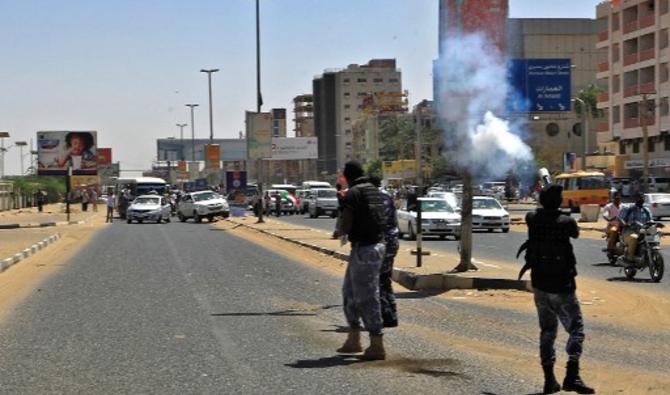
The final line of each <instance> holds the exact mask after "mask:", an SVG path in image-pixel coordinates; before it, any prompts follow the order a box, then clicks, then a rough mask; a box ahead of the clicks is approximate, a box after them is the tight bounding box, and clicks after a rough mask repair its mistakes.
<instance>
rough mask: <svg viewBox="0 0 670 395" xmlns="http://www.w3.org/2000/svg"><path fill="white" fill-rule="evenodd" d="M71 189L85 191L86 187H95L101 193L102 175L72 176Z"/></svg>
mask: <svg viewBox="0 0 670 395" xmlns="http://www.w3.org/2000/svg"><path fill="white" fill-rule="evenodd" d="M70 189H72V190H73V191H80V192H81V191H83V190H84V189H87V190H91V189H95V190H96V192H98V193H100V192H101V190H100V177H99V176H72V177H70Z"/></svg>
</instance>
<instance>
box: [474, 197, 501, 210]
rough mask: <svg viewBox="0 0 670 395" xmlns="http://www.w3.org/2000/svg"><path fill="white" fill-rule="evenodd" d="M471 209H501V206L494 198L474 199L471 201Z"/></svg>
mask: <svg viewBox="0 0 670 395" xmlns="http://www.w3.org/2000/svg"><path fill="white" fill-rule="evenodd" d="M472 208H473V209H501V208H502V206H501V205H500V203H498V201H497V200H495V199H474V200H473V201H472Z"/></svg>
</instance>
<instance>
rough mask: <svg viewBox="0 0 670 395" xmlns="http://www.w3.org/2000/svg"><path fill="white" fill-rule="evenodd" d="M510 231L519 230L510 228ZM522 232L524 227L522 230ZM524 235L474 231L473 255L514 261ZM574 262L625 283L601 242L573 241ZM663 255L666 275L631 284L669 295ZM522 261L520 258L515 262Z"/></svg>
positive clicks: (453, 246)
mask: <svg viewBox="0 0 670 395" xmlns="http://www.w3.org/2000/svg"><path fill="white" fill-rule="evenodd" d="M280 219H281V220H283V221H287V222H290V223H292V224H296V225H300V226H309V227H313V228H317V229H322V230H325V231H332V230H333V229H334V227H335V220H334V219H331V218H328V217H319V218H317V219H310V218H309V217H308V216H302V215H293V216H283V217H280ZM513 229H522V228H518V227H513ZM523 229H525V228H523ZM526 236H527V234H526V233H525V232H520V231H511V232H509V233H506V234H504V233H499V232H495V233H487V232H476V233H475V235H474V238H473V246H474V254H473V255H474V256H475V258H476V259H479V260H483V261H486V260H487V259H494V260H509V261H514V260H515V255H516V251H517V249H518V248H519V246H520V245H521V244H522V243H523V242H524V241H525V240H526ZM424 240H425V243H424V247H423V248H424V249H427V250H431V249H434V250H446V251H451V252H454V253H455V252H456V251H457V247H458V242H457V241H454V240H446V241H441V240H439V239H437V238H425V239H424ZM415 244H416V242H412V241H408V240H404V241H403V242H402V243H401V246H403V247H405V248H411V247H412V246H413V245H415ZM573 245H574V249H575V254H576V256H577V261H578V262H579V267H578V270H579V273H580V275H581V276H587V277H592V278H597V279H602V280H609V281H628V280H626V278H625V276H624V275H623V273H622V272H621V271H620V269H619V268H617V267H612V266H610V265H609V264H608V263H607V258H606V257H605V254H604V253H603V252H602V248H603V247H604V246H605V242H604V240H594V239H586V238H583V239H578V240H575V241H574V242H573ZM663 256H664V258H665V262H666V276H665V277H664V279H663V281H662V282H661V283H659V284H654V283H649V281H648V280H649V274H648V272H647V271H644V272H642V273H639V274H638V275H637V276H636V281H634V282H633V283H632V284H631V285H632V286H636V287H640V288H643V289H652V290H657V291H659V292H668V293H670V274H668V273H667V272H668V270H669V269H670V266H669V265H670V247H664V248H663ZM519 262H520V263H521V262H522V258H520V259H519Z"/></svg>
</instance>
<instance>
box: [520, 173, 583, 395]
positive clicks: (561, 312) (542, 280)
mask: <svg viewBox="0 0 670 395" xmlns="http://www.w3.org/2000/svg"><path fill="white" fill-rule="evenodd" d="M562 192H563V188H562V187H561V186H559V185H549V186H547V187H545V188H544V189H543V190H542V191H541V193H540V204H541V205H542V208H538V209H537V210H536V211H535V212H531V213H528V214H527V215H526V224H527V225H528V241H527V242H526V244H525V245H524V246H522V249H523V248H524V247H525V248H527V251H526V265H525V266H524V268H523V269H522V270H521V273H519V278H521V276H523V273H524V272H525V271H526V270H527V269H530V270H531V282H532V285H533V293H534V298H535V306H536V308H537V314H538V317H539V322H540V358H541V362H542V369H543V370H544V393H545V394H553V393H556V392H558V391H560V390H561V386H560V385H559V384H558V382H557V381H556V377H555V376H554V363H555V362H556V350H555V349H554V341H555V340H556V335H557V330H558V322H559V321H560V322H561V324H562V325H563V328H565V330H566V331H567V332H568V334H569V338H568V343H567V346H566V351H567V353H568V358H569V359H568V364H567V372H566V376H565V379H564V380H563V390H564V391H575V392H577V393H579V394H593V393H595V391H594V390H593V388H590V387H588V386H587V385H586V384H585V383H584V381H583V380H582V379H581V377H580V376H579V358H580V356H581V354H582V345H583V343H584V321H583V319H582V312H581V310H580V307H579V301H578V300H577V295H576V294H575V290H576V287H577V286H576V283H575V276H577V270H576V263H577V261H576V258H575V254H574V252H573V250H572V245H571V244H570V238H574V239H576V238H578V237H579V228H578V226H577V222H576V221H575V220H574V218H572V217H570V216H569V215H565V214H563V213H561V212H560V210H559V207H560V205H561V200H562Z"/></svg>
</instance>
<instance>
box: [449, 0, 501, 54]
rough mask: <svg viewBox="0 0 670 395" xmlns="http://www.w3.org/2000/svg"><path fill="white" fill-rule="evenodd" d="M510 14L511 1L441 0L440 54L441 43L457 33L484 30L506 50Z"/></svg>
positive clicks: (490, 39)
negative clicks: (507, 25) (506, 31)
mask: <svg viewBox="0 0 670 395" xmlns="http://www.w3.org/2000/svg"><path fill="white" fill-rule="evenodd" d="M508 13H509V4H508V0H440V9H439V23H438V29H439V30H438V34H439V43H438V45H439V46H440V48H439V51H440V52H439V53H440V56H441V55H442V49H443V48H442V44H443V43H444V41H445V40H446V38H447V37H449V36H450V35H453V34H454V33H477V32H481V33H484V34H485V35H486V38H487V39H488V41H489V42H491V43H493V44H494V45H495V46H496V47H497V48H498V50H499V51H500V52H501V53H502V52H504V50H505V28H506V23H507V15H508Z"/></svg>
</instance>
